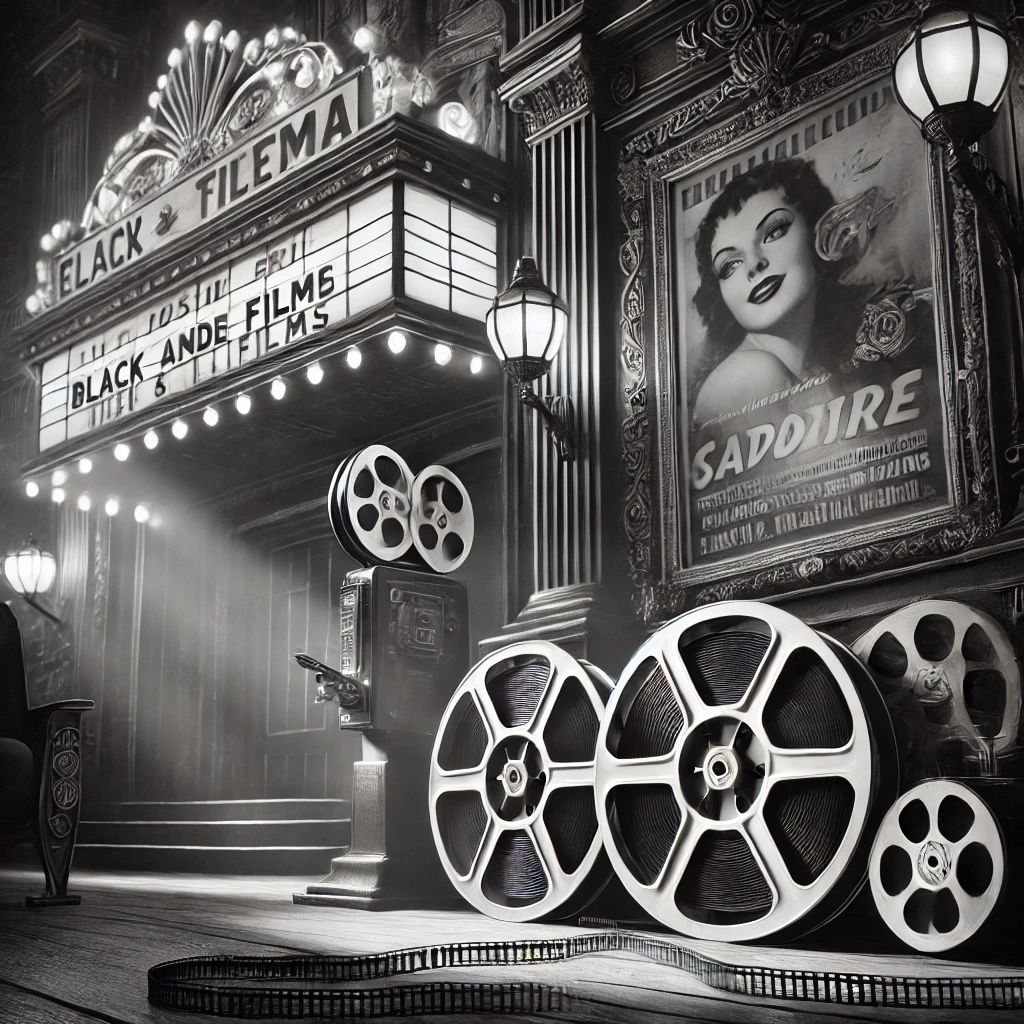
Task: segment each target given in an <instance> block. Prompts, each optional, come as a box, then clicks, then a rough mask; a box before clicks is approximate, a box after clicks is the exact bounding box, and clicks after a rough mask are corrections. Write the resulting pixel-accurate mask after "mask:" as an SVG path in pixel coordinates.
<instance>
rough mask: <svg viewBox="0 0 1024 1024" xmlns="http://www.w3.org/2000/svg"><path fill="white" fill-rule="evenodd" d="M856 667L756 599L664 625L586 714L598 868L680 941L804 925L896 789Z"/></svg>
mask: <svg viewBox="0 0 1024 1024" xmlns="http://www.w3.org/2000/svg"><path fill="white" fill-rule="evenodd" d="M895 767H896V758H895V744H894V741H893V738H892V731H891V727H890V726H889V722H888V718H887V716H886V714H885V708H884V705H883V704H882V701H881V698H880V696H879V695H878V692H877V689H876V688H875V686H874V685H873V683H872V682H871V679H870V677H869V676H868V673H867V672H866V671H864V669H863V668H862V666H860V665H859V663H858V662H857V661H856V659H855V658H854V657H853V656H852V654H849V652H844V651H843V649H842V648H841V646H840V645H839V644H837V643H836V642H835V641H832V640H830V639H828V638H825V637H823V636H821V635H819V634H817V633H816V632H815V631H814V630H812V629H811V628H810V627H809V626H807V625H805V624H804V623H803V622H801V621H800V620H799V619H796V618H794V617H793V616H792V615H789V614H788V613H786V612H783V611H781V610H780V609H778V608H774V607H772V606H770V605H763V604H756V603H752V602H726V603H722V604H718V605H710V606H708V607H705V608H702V609H698V610H696V611H694V612H689V613H687V614H685V615H682V616H680V617H679V618H677V619H675V620H674V621H672V622H670V623H668V624H667V625H665V626H664V627H662V628H661V629H660V630H658V631H657V632H656V633H655V634H654V635H653V636H651V637H650V639H648V640H647V641H646V642H645V643H644V644H643V646H641V647H640V648H639V650H638V651H637V652H636V653H635V654H634V656H633V658H632V659H631V660H630V662H629V664H628V665H627V666H626V668H625V669H624V670H623V672H622V675H621V677H620V679H619V683H618V685H617V686H616V688H615V690H614V691H613V692H612V696H611V699H610V701H609V704H608V708H607V710H606V712H605V715H604V718H603V720H602V724H601V732H600V736H599V738H598V748H597V780H596V796H597V801H598V819H599V821H600V824H601V832H602V835H603V836H604V841H605V848H606V850H607V852H608V856H609V859H610V860H611V862H612V866H613V868H614V869H615V871H616V873H617V874H618V876H619V878H620V880H621V881H622V883H623V885H624V886H625V888H626V889H627V891H628V892H629V893H630V895H631V896H632V897H633V898H634V899H635V900H636V901H637V902H638V903H639V904H640V905H641V906H642V907H643V908H644V909H645V910H646V911H647V912H648V913H649V914H651V916H652V917H654V918H656V919H657V920H659V921H661V922H662V923H663V924H665V925H667V926H669V927H670V928H674V929H675V930H676V931H679V932H682V933H683V934H685V935H690V936H695V937H698V938H708V939H726V940H734V941H735V940H749V939H763V938H765V937H766V936H769V935H782V934H784V935H785V936H787V937H788V936H789V935H793V934H797V933H799V932H802V931H809V930H810V929H811V928H812V927H816V926H818V925H820V924H823V923H824V922H825V921H826V920H828V919H829V918H830V917H832V916H834V915H835V914H836V913H837V912H838V911H839V910H840V909H842V907H843V906H845V905H846V903H848V902H849V900H850V899H851V898H852V897H853V895H854V894H855V892H856V890H857V888H858V887H859V886H860V884H861V882H862V881H863V878H864V872H865V870H866V864H867V854H868V849H869V846H870V839H871V837H872V836H873V835H874V829H875V826H876V824H877V821H878V820H879V819H880V817H881V814H882V813H883V812H884V809H885V807H887V806H888V804H889V802H890V801H891V800H892V799H893V798H894V796H895V793H896V771H895Z"/></svg>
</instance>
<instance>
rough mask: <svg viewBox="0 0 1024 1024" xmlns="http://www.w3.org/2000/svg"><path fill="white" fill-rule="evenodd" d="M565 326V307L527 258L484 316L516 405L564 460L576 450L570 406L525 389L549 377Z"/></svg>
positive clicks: (560, 399)
mask: <svg viewBox="0 0 1024 1024" xmlns="http://www.w3.org/2000/svg"><path fill="white" fill-rule="evenodd" d="M568 321H569V311H568V308H567V307H566V305H565V303H564V302H563V301H562V300H561V299H560V298H559V297H558V296H557V295H556V294H555V293H554V292H553V291H552V290H551V289H550V288H548V286H547V285H546V284H545V283H544V279H543V278H542V277H541V275H540V271H539V270H538V269H537V264H536V262H535V261H534V260H533V259H532V258H531V257H529V256H523V257H522V258H521V259H520V260H519V262H518V263H517V264H516V269H515V273H514V274H513V275H512V281H511V283H510V284H509V286H508V288H506V289H505V291H503V292H502V293H501V294H500V295H497V296H495V299H494V302H492V303H491V308H490V309H489V310H488V311H487V337H488V338H489V339H490V342H491V347H492V348H493V349H494V352H495V354H496V355H497V357H498V359H499V360H500V361H501V365H502V367H503V368H504V370H505V372H506V373H507V374H508V375H509V376H510V377H511V378H512V380H513V381H514V382H515V384H516V387H517V388H518V393H519V400H520V401H521V402H522V403H523V404H524V405H528V406H530V407H531V408H532V409H536V411H537V412H538V413H539V415H540V417H541V419H542V420H543V421H544V423H545V425H546V426H547V428H548V430H550V431H551V434H552V436H553V437H554V439H555V441H556V442H557V444H558V451H559V455H560V456H561V457H562V458H563V459H572V458H574V457H575V448H576V446H575V443H574V441H573V438H572V432H571V429H570V426H569V421H570V420H571V418H572V404H571V402H570V400H569V399H568V398H567V397H564V396H561V395H554V396H551V397H550V398H548V399H543V398H541V397H540V396H539V395H537V394H536V393H535V392H534V390H533V388H532V387H530V384H531V382H532V381H535V380H537V379H538V378H539V377H543V376H544V374H545V373H547V372H548V369H549V368H550V366H551V361H552V360H553V359H554V358H555V355H556V354H557V353H558V349H559V346H560V345H561V344H562V339H563V338H564V337H565V329H566V326H567V324H568Z"/></svg>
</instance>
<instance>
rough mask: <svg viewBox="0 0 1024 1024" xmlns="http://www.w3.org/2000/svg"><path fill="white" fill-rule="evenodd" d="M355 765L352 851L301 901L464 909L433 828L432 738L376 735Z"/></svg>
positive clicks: (369, 735)
mask: <svg viewBox="0 0 1024 1024" xmlns="http://www.w3.org/2000/svg"><path fill="white" fill-rule="evenodd" d="M362 740H363V750H362V760H360V761H356V762H355V764H354V765H353V775H352V846H351V847H350V849H349V850H348V852H347V853H344V854H342V856H340V857H335V858H334V859H333V860H332V861H331V871H330V874H329V875H328V876H327V877H326V878H325V879H323V881H321V882H318V883H317V884H316V885H311V886H309V887H308V888H307V889H306V891H305V892H304V893H296V894H295V895H294V897H293V899H294V901H295V902H296V903H301V904H307V905H310V904H312V905H324V906H342V907H355V908H357V909H361V910H399V909H404V908H409V907H421V906H422V907H436V906H445V905H452V906H459V905H461V901H460V900H459V897H458V895H457V894H456V892H455V890H454V889H453V888H452V887H451V884H450V883H449V881H448V877H447V876H446V875H445V873H444V869H443V868H442V867H441V863H440V861H439V860H438V857H437V851H436V849H435V847H434V838H433V835H432V834H431V831H430V817H429V810H428V804H427V780H428V778H429V770H430V750H431V747H432V745H433V740H432V738H431V737H429V736H421V735H418V734H413V733H402V732H380V731H369V732H366V733H364V734H363V737H362Z"/></svg>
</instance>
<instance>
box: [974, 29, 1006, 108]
mask: <svg viewBox="0 0 1024 1024" xmlns="http://www.w3.org/2000/svg"><path fill="white" fill-rule="evenodd" d="M979 29H980V31H979V33H978V44H979V49H980V63H979V67H978V84H977V86H976V87H975V89H974V98H975V99H976V100H977V101H978V103H983V104H984V105H985V106H986V107H994V106H995V105H996V104H997V103H998V102H999V99H1000V97H1001V96H1002V94H1003V89H1004V88H1005V86H1006V78H1007V72H1008V71H1009V59H1010V54H1009V49H1008V48H1007V45H1006V40H1005V39H1004V38H1003V37H1002V36H1001V35H1000V34H999V33H998V32H993V31H992V30H991V29H989V28H986V27H985V26H979Z"/></svg>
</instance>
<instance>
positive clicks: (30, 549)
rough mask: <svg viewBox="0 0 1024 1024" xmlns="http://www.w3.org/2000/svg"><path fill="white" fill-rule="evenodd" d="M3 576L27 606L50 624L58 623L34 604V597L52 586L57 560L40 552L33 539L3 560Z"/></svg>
mask: <svg viewBox="0 0 1024 1024" xmlns="http://www.w3.org/2000/svg"><path fill="white" fill-rule="evenodd" d="M4 576H6V577H7V582H8V584H10V587H11V589H12V590H13V591H14V592H15V593H16V594H19V595H20V596H21V597H22V598H24V600H25V602H26V603H27V604H29V605H30V606H31V607H33V608H35V610H36V611H37V612H39V613H40V614H41V615H45V616H46V618H48V619H50V620H51V621H52V622H57V623H59V622H60V619H58V618H57V616H56V615H53V614H52V613H51V612H48V611H47V610H46V609H45V608H43V607H42V606H41V605H39V604H37V603H36V595H37V594H45V593H46V592H47V591H48V590H49V589H50V587H51V586H52V585H53V581H54V579H55V578H56V576H57V560H56V559H55V558H54V557H53V555H51V554H50V552H49V551H43V550H41V549H40V547H39V545H38V544H36V542H35V538H33V537H29V539H28V543H27V544H25V546H24V547H22V548H21V549H20V550H18V551H12V552H11V553H10V554H9V555H8V556H7V557H6V558H5V559H4Z"/></svg>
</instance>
